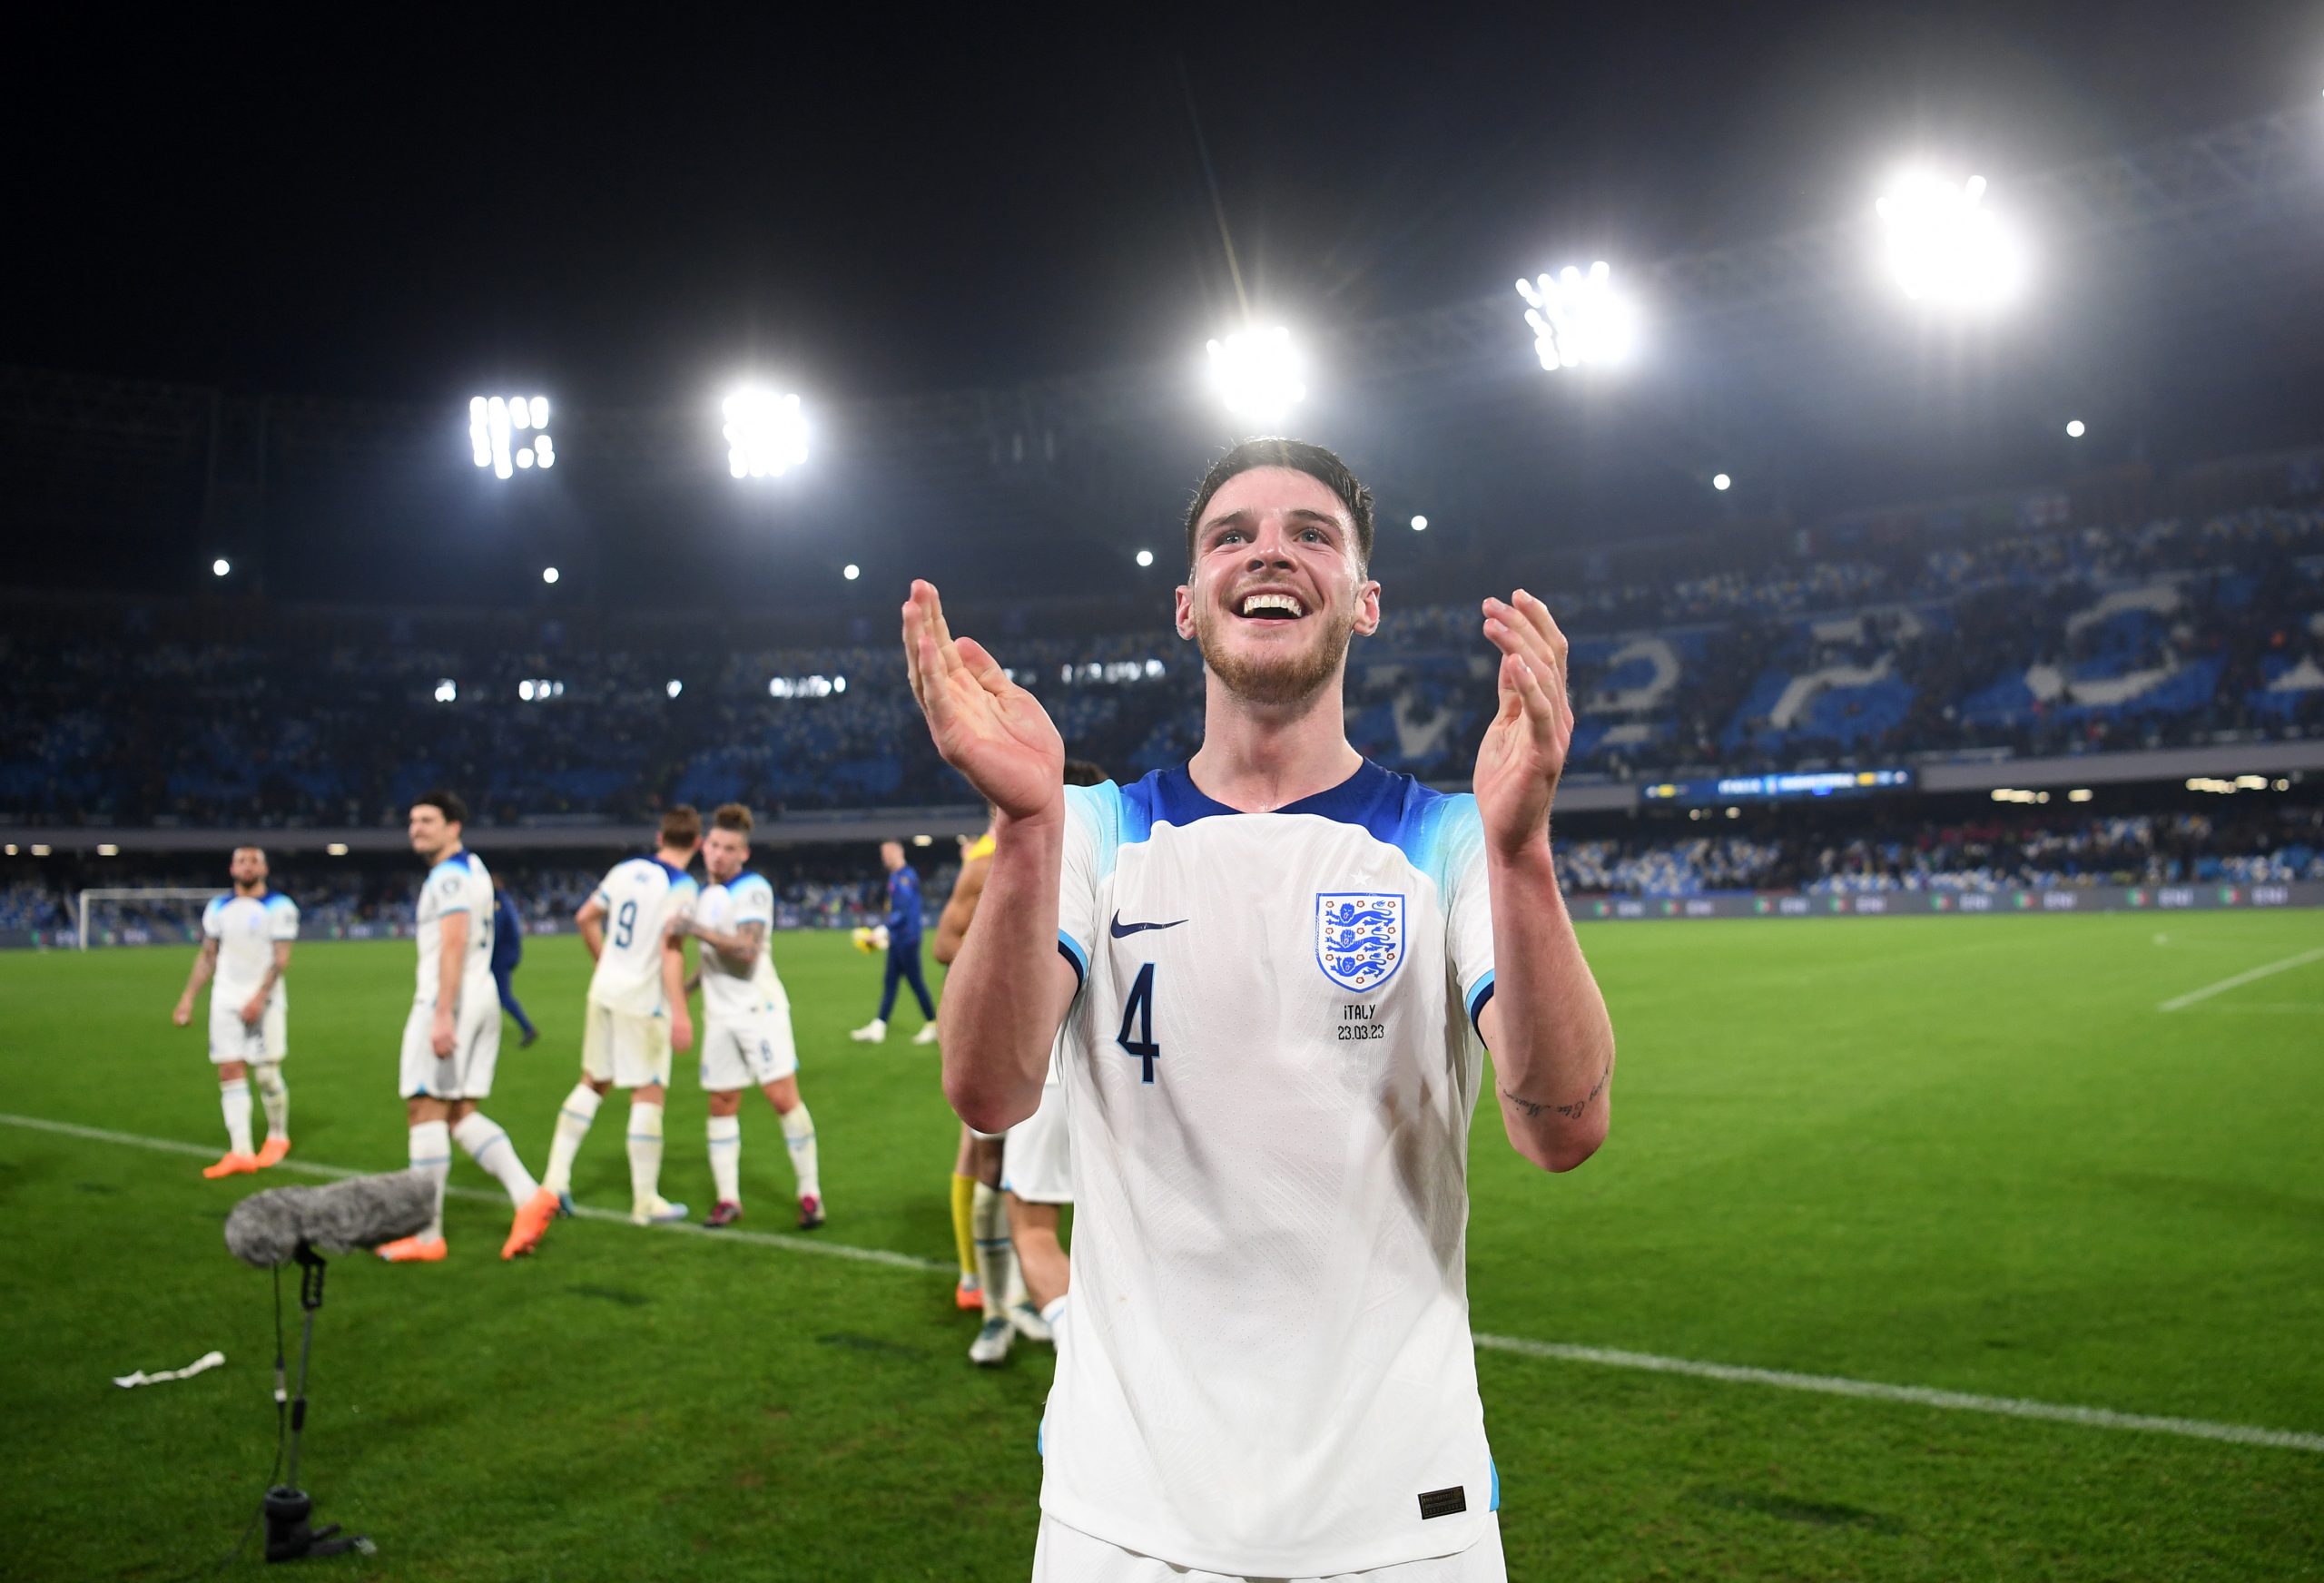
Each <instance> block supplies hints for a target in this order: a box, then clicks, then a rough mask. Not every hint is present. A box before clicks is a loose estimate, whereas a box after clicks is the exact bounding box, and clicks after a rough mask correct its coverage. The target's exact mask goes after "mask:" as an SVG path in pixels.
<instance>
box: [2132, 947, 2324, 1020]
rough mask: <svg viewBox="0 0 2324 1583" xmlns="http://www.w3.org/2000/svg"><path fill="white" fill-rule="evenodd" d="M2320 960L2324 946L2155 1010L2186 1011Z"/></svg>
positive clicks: (2270, 963)
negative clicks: (2232, 990) (2276, 974)
mask: <svg viewBox="0 0 2324 1583" xmlns="http://www.w3.org/2000/svg"><path fill="white" fill-rule="evenodd" d="M2319 960H2324V946H2319V947H2318V948H2317V949H2314V950H2312V951H2302V952H2300V953H2299V955H2298V956H2296V957H2286V958H2284V959H2283V960H2281V961H2280V962H2269V963H2266V964H2264V965H2262V966H2260V967H2257V968H2251V969H2250V971H2248V972H2242V973H2238V974H2236V975H2235V977H2233V978H2221V980H2220V981H2219V982H2218V983H2216V984H2206V985H2204V986H2203V987H2202V988H2200V989H2191V990H2189V991H2188V992H2187V993H2186V994H2184V995H2181V996H2179V997H2177V998H2173V999H2170V1000H2166V1001H2164V1002H2163V1003H2162V1005H2160V1006H2158V1007H2156V1008H2155V1009H2156V1010H2157V1011H2184V1010H2185V1009H2186V1008H2188V1007H2190V1006H2192V1005H2194V1004H2196V1003H2197V1002H2198V1001H2202V1000H2209V999H2210V998H2211V997H2212V996H2214V995H2224V994H2226V993H2227V992H2228V991H2229V990H2230V989H2239V988H2242V987H2243V986H2244V985H2246V984H2250V983H2256V982H2257V981H2258V980H2260V979H2261V978H2267V977H2268V976H2269V975H2270V974H2273V973H2283V972H2289V971H2290V969H2292V968H2299V967H2305V966H2306V965H2307V964H2309V962H2314V961H2319Z"/></svg>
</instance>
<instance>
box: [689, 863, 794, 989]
mask: <svg viewBox="0 0 2324 1583" xmlns="http://www.w3.org/2000/svg"><path fill="white" fill-rule="evenodd" d="M694 919H695V921H696V922H698V923H702V924H705V925H707V926H708V927H709V928H712V929H716V930H717V931H718V932H719V933H720V934H732V933H734V931H735V930H736V929H740V928H742V927H743V925H744V924H746V923H755V924H758V925H760V926H761V927H762V928H763V929H766V930H768V931H769V932H770V933H772V932H773V929H774V887H773V886H772V885H770V884H768V883H767V882H766V880H765V879H764V877H763V876H761V875H758V874H737V875H735V876H734V878H733V879H732V880H728V881H726V883H724V885H705V886H704V887H703V888H702V895H701V896H700V898H699V899H697V900H695V902H694ZM695 944H696V946H697V947H698V948H699V949H700V950H701V952H702V1009H703V1012H704V1015H705V1016H708V1017H714V1018H718V1019H719V1020H720V1021H722V1022H724V1021H725V1020H726V1019H728V1018H743V1017H752V1016H755V1015H756V1014H758V1013H759V1012H762V1011H765V1010H768V1009H770V1008H772V1006H773V1002H774V998H775V997H776V996H777V995H779V994H781V993H782V981H781V980H780V979H778V978H776V977H775V976H774V958H773V955H772V954H770V953H769V951H768V950H767V948H766V945H765V939H764V937H763V936H762V937H761V943H760V945H759V955H758V960H757V961H756V962H754V963H753V964H752V965H751V966H750V967H749V968H735V967H734V965H733V964H732V963H730V962H728V961H727V959H725V958H724V956H722V955H720V954H719V953H718V952H716V951H714V950H712V949H710V947H709V946H707V945H704V944H703V943H702V942H701V941H696V942H695Z"/></svg>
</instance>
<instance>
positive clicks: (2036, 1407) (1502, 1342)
mask: <svg viewBox="0 0 2324 1583" xmlns="http://www.w3.org/2000/svg"><path fill="white" fill-rule="evenodd" d="M2319 954H2324V953H2319ZM0 1125H5V1126H16V1127H23V1128H25V1129H26V1130H28V1131H32V1132H45V1133H54V1134H57V1135H59V1136H64V1137H77V1138H85V1139H87V1140H88V1141H90V1142H92V1143H106V1144H121V1145H126V1146H127V1147H130V1148H136V1149H148V1150H151V1151H153V1152H154V1153H157V1154H168V1155H189V1156H192V1157H193V1158H197V1159H206V1158H208V1157H209V1155H210V1154H211V1150H210V1148H209V1147H207V1146H205V1145H202V1144H189V1143H182V1142H180V1141H178V1140H177V1139H175V1138H157V1137H145V1136H142V1135H140V1134H137V1133H128V1132H109V1131H107V1130H106V1129H104V1128H103V1127H95V1126H79V1125H77V1124H75V1123H73V1122H69V1121H50V1120H47V1119H46V1118H44V1117H42V1116H12V1115H9V1114H7V1113H6V1112H0ZM273 1168H274V1169H275V1170H278V1171H287V1172H294V1173H298V1174H301V1175H309V1176H325V1177H331V1178H338V1177H344V1176H358V1175H364V1173H362V1172H359V1171H354V1170H350V1169H349V1168H348V1167H346V1166H344V1165H317V1164H314V1163H313V1162H311V1161H307V1160H284V1161H283V1162H281V1164H280V1165H276V1166H274V1167H273ZM447 1191H448V1193H449V1194H451V1195H453V1196H456V1197H459V1198H473V1199H478V1200H480V1201H483V1202H487V1203H499V1202H501V1201H502V1200H503V1197H504V1195H501V1194H498V1193H492V1192H487V1191H486V1190H485V1189H483V1188H479V1187H453V1188H448V1189H447ZM575 1213H576V1214H577V1215H578V1216H579V1217H580V1218H582V1219H584V1220H601V1221H613V1222H617V1223H621V1224H627V1222H628V1219H629V1217H628V1216H627V1215H625V1214H619V1213H618V1212H616V1211H614V1210H610V1209H591V1208H587V1207H586V1206H585V1207H582V1208H578V1209H576V1211H575ZM647 1229H649V1230H654V1231H674V1232H684V1233H687V1234H693V1235H699V1236H706V1237H713V1238H715V1239H716V1240H718V1241H720V1242H730V1243H736V1242H739V1243H751V1244H756V1245H758V1246H762V1247H776V1248H783V1249H787V1250H789V1251H792V1252H794V1253H803V1254H826V1255H829V1256H831V1257H834V1258H842V1259H852V1260H856V1261H858V1262H860V1263H871V1264H885V1265H888V1266H890V1267H891V1268H895V1269H904V1270H930V1271H938V1272H940V1273H944V1274H948V1275H949V1274H950V1273H952V1266H951V1265H950V1264H949V1263H944V1262H943V1261H941V1260H938V1259H922V1258H918V1257H915V1256H914V1255H912V1254H898V1253H891V1252H889V1251H888V1250H887V1249H885V1248H860V1247H854V1246H851V1245H850V1244H846V1243H835V1242H825V1241H824V1240H822V1238H820V1237H809V1236H805V1235H800V1234H787V1233H783V1232H752V1231H743V1230H741V1229H740V1228H738V1227H731V1226H730V1227H728V1228H727V1229H725V1230H724V1231H715V1232H714V1231H712V1230H710V1229H709V1228H708V1227H706V1226H699V1225H694V1224H684V1223H679V1224H664V1225H658V1226H653V1227H649V1228H647ZM1473 1339H1474V1340H1475V1342H1476V1344H1477V1345H1478V1346H1480V1347H1482V1348H1485V1349H1486V1350H1487V1351H1490V1352H1512V1353H1514V1354H1516V1355H1518V1356H1520V1357H1527V1358H1544V1359H1550V1360H1553V1361H1555V1362H1563V1363H1591V1364H1595V1365H1597V1366H1598V1367H1600V1368H1607V1369H1636V1370H1641V1371H1644V1372H1648V1373H1654V1374H1683V1375H1686V1376H1688V1377H1689V1378H1691V1379H1696V1380H1718V1381H1723V1382H1725V1383H1728V1384H1733V1385H1767V1386H1772V1387H1774V1388H1775V1389H1777V1390H1779V1391H1814V1392H1817V1393H1818V1394H1821V1395H1826V1396H1849V1397H1855V1398H1856V1399H1858V1400H1860V1401H1901V1402H1906V1403H1909V1404H1911V1405H1913V1406H1915V1407H1935V1408H1941V1409H1944V1410H1945V1411H1954V1412H1983V1413H1989V1414H1993V1415H1995V1416H1998V1417H2003V1418H2030V1419H2040V1420H2043V1421H2048V1422H2052V1423H2072V1424H2079V1425H2081V1426H2083V1428H2085V1429H2104V1430H2115V1431H2131V1432H2134V1433H2144V1434H2170V1435H2179V1436H2181V1437H2182V1438H2185V1439H2189V1440H2224V1441H2226V1442H2228V1443H2230V1444H2231V1445H2242V1446H2272V1447H2276V1448H2279V1449H2280V1450H2294V1451H2316V1452H2324V1434H2306V1433H2302V1432H2301V1431H2297V1430H2284V1429H2262V1428H2260V1427H2259V1426H2257V1425H2254V1424H2243V1423H2213V1422H2211V1421H2208V1420H2204V1419H2200V1418H2159V1417H2154V1416H2152V1415H2150V1414H2146V1413H2137V1412H2116V1411H2112V1409H2109V1408H2103V1407H2073V1406H2069V1405H2065V1404H2063V1403H2059V1402H2053V1401H2026V1400H2024V1398H2021V1397H2014V1396H1976V1395H1972V1394H1969V1393H1968V1392H1965V1391H1939V1390H1936V1389H1934V1388H1932V1387H1930V1386H1926V1385H1887V1384H1883V1383H1881V1382H1879V1381H1873V1380H1849V1379H1844V1378H1842V1377H1840V1376H1838V1375H1834V1374H1795V1373H1791V1372H1787V1371H1786V1370H1782V1369H1753V1368H1747V1367H1744V1366H1742V1365H1739V1364H1735V1363H1706V1362H1698V1361H1697V1360H1695V1359H1692V1358H1666V1357H1662V1356H1659V1355H1658V1354H1656V1353H1653V1352H1621V1351H1619V1350H1617V1349H1614V1348H1611V1347H1583V1346H1574V1345H1571V1344H1570V1343H1567V1342H1536V1341H1528V1340H1526V1339H1524V1338H1523V1337H1521V1336H1497V1335H1478V1336H1476V1337H1474V1338H1473Z"/></svg>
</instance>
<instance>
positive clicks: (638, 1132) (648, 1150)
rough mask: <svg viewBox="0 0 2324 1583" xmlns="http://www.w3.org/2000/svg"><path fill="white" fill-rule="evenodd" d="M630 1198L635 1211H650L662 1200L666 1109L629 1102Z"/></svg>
mask: <svg viewBox="0 0 2324 1583" xmlns="http://www.w3.org/2000/svg"><path fill="white" fill-rule="evenodd" d="M629 1196H630V1199H631V1207H632V1208H633V1209H637V1210H643V1209H650V1208H652V1207H653V1206H654V1203H655V1200H656V1199H658V1198H660V1197H661V1196H662V1107H661V1106H658V1105H655V1104H654V1103H652V1102H651V1101H648V1100H644V1099H633V1100H631V1101H630V1102H629Z"/></svg>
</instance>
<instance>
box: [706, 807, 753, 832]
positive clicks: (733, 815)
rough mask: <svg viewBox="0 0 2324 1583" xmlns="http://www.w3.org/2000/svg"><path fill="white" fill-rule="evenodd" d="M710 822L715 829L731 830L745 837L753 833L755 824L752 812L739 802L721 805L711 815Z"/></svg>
mask: <svg viewBox="0 0 2324 1583" xmlns="http://www.w3.org/2000/svg"><path fill="white" fill-rule="evenodd" d="M710 822H711V825H712V827H713V828H714V829H717V830H731V831H734V833H735V834H736V835H743V836H746V835H748V834H750V833H751V831H752V828H753V820H752V819H751V811H750V810H749V809H747V808H745V807H743V805H742V804H741V803H739V802H722V803H720V804H719V805H718V807H717V808H716V809H715V810H714V811H713V812H712V813H711V815H710Z"/></svg>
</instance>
